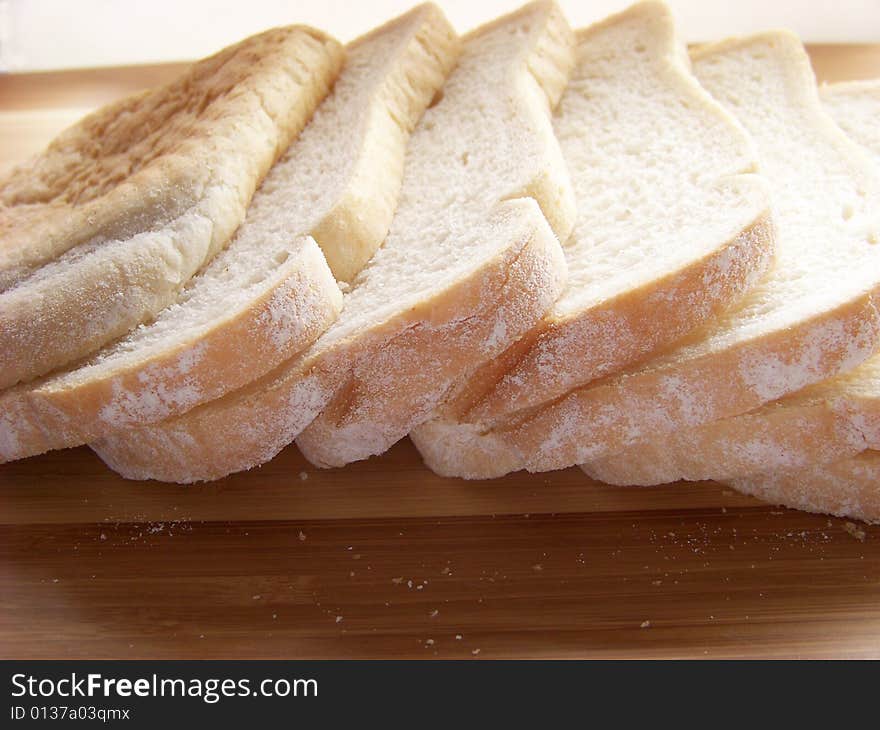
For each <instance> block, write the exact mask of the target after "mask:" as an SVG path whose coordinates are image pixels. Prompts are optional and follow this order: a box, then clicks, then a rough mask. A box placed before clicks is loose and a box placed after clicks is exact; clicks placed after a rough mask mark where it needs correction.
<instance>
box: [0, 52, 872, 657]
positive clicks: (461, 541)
mask: <svg viewBox="0 0 880 730" xmlns="http://www.w3.org/2000/svg"><path fill="white" fill-rule="evenodd" d="M811 53H812V57H813V61H814V66H815V67H816V71H817V74H818V76H819V78H820V79H823V80H829V81H836V80H842V79H848V78H865V77H871V76H875V75H878V74H880V46H817V47H814V48H812V49H811ZM179 68H180V67H179V66H174V65H168V66H151V67H142V68H126V69H108V70H100V71H77V72H64V73H58V74H29V75H21V76H7V77H3V78H0V169H2V168H3V167H7V168H8V167H9V166H10V165H12V164H14V163H16V162H18V161H20V160H22V159H24V158H25V157H27V155H29V154H32V153H33V152H35V151H37V150H39V149H40V148H41V147H42V146H43V145H44V144H45V143H46V142H47V141H48V139H50V138H51V136H52V135H53V134H55V133H56V132H57V131H59V130H60V129H61V128H63V127H64V126H65V125H66V124H69V123H70V122H71V121H73V120H75V119H76V118H77V117H78V116H80V115H81V114H82V113H84V112H85V111H88V110H89V109H91V108H94V107H95V106H97V105H99V104H102V103H105V102H107V101H109V100H111V99H113V98H116V97H118V96H120V95H122V94H125V93H129V92H131V91H135V90H137V89H140V88H143V87H145V86H148V85H150V84H155V83H158V82H161V81H162V80H164V79H167V78H170V77H171V76H173V75H174V73H176V72H177V71H178V70H179ZM0 657H2V658H52V657H67V658H99V657H100V658H263V657H272V658H324V657H326V658H344V657H352V658H354V657H357V658H369V657H375V658H412V657H416V658H435V657H439V658H491V657H541V658H545V657H546V658H555V657H565V658H574V657H633V658H635V657H716V658H717V657H874V658H876V657H880V529H876V528H869V527H864V526H854V525H852V524H851V523H849V524H848V523H847V522H846V521H844V520H839V519H833V518H832V519H830V518H826V517H823V516H817V515H808V514H804V513H799V512H794V511H790V510H784V509H780V508H775V507H770V506H767V505H762V504H760V503H758V502H756V501H754V500H752V499H750V498H747V497H744V496H741V495H738V494H735V493H734V492H732V491H730V490H729V489H727V488H725V487H722V486H720V485H715V484H709V483H705V484H678V485H670V486H665V487H659V488H653V489H640V488H616V487H607V486H603V485H599V484H596V483H593V482H591V481H589V480H588V479H586V478H585V477H584V476H583V475H582V474H581V473H580V472H579V471H578V470H576V469H569V470H566V471H562V472H555V473H552V474H544V475H536V476H530V475H525V474H514V475H511V476H509V477H507V478H505V479H500V480H497V481H493V482H483V483H467V482H462V481H457V480H451V479H442V478H439V477H436V476H434V475H432V474H431V473H430V472H429V471H427V470H426V469H425V468H424V467H422V465H421V463H420V461H419V458H418V455H417V453H416V451H415V449H414V448H413V447H412V445H411V444H410V443H409V442H408V441H404V442H401V443H400V444H398V445H397V446H396V447H395V448H394V449H392V451H391V452H390V453H388V454H386V455H385V456H383V457H381V458H377V459H372V460H370V461H367V462H363V463H360V464H356V465H353V466H351V467H348V468H346V469H339V470H329V471H322V470H317V469H315V468H313V467H311V466H309V465H308V464H307V463H306V462H305V461H304V459H302V457H301V456H300V455H299V454H298V453H297V452H296V450H295V449H294V448H292V447H291V448H288V449H287V450H286V451H285V452H283V453H282V454H281V455H280V456H279V457H278V458H276V459H275V460H274V461H273V462H271V463H270V464H267V465H265V466H264V467H262V468H260V469H256V470H254V471H252V472H249V473H247V474H240V475H236V476H234V477H231V478H229V479H225V480H223V481H221V482H217V483H215V484H211V485H204V486H195V487H186V488H183V487H177V486H170V485H161V484H156V483H136V482H126V481H124V480H122V479H120V478H118V477H116V476H115V475H114V474H112V473H111V472H110V471H108V470H107V469H105V468H104V467H103V465H102V464H101V462H100V461H99V460H98V459H97V457H95V456H94V455H93V454H92V453H91V452H90V451H89V450H88V449H85V448H81V449H73V450H69V451H65V452H58V453H52V454H47V455H45V456H42V457H37V458H33V459H28V460H25V461H22V462H18V463H13V464H7V465H4V466H2V467H0Z"/></svg>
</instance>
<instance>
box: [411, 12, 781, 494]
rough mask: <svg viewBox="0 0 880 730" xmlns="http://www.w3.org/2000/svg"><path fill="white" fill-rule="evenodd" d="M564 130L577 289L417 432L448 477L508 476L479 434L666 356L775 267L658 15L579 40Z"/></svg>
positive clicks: (760, 217) (737, 166)
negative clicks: (661, 353) (656, 355)
mask: <svg viewBox="0 0 880 730" xmlns="http://www.w3.org/2000/svg"><path fill="white" fill-rule="evenodd" d="M554 129H555V131H556V136H557V138H558V139H559V142H560V146H561V148H562V152H563V156H564V157H565V159H566V161H567V162H568V165H569V169H570V170H571V173H572V181H573V185H574V189H575V195H576V197H577V199H578V219H577V223H576V225H575V228H574V231H573V233H572V236H571V237H570V238H569V239H568V241H567V242H566V244H565V245H564V251H565V255H566V261H567V263H568V270H569V283H568V287H567V288H566V290H565V292H564V293H563V295H562V296H561V297H560V299H559V300H558V301H557V302H556V304H555V305H554V307H553V309H552V310H551V311H550V312H549V313H548V315H547V316H546V317H545V318H544V319H543V320H542V321H541V322H540V323H539V325H538V326H537V327H535V328H533V329H532V330H531V331H530V332H529V333H528V334H527V335H526V336H525V337H523V338H522V339H521V340H520V341H518V342H517V343H515V344H514V345H513V346H512V347H511V348H509V349H508V351H507V352H505V353H504V355H502V356H501V357H500V358H498V359H497V360H495V361H494V362H492V363H490V364H488V365H487V366H485V367H483V368H482V369H481V370H479V371H478V372H476V373H475V374H473V375H472V376H471V377H470V379H469V381H468V382H467V384H466V385H465V386H464V387H463V388H462V390H461V391H460V392H459V393H457V394H456V395H455V396H454V397H453V398H452V399H450V400H449V401H448V402H447V403H445V404H444V405H443V407H441V408H440V409H439V410H438V412H437V413H435V414H434V416H433V417H432V419H431V420H430V421H428V422H426V423H424V424H422V425H421V426H419V427H418V428H416V429H415V430H414V431H413V433H412V434H411V437H412V439H413V441H414V442H415V443H416V445H417V446H418V447H419V449H420V450H421V452H422V454H423V456H424V458H425V461H426V463H427V464H428V465H429V466H430V467H431V468H432V469H433V470H434V471H437V472H439V473H442V474H447V475H453V474H454V475H457V476H467V477H470V478H479V477H488V476H493V475H495V474H496V473H498V472H501V473H504V472H503V470H504V469H506V464H505V463H504V459H500V458H496V457H495V456H493V455H492V454H493V451H494V450H495V449H494V448H493V446H492V441H493V439H492V436H491V435H486V436H485V437H483V438H481V434H486V433H487V432H490V431H491V429H492V428H493V427H496V426H498V425H499V424H500V423H504V422H505V421H509V420H511V419H514V418H516V417H517V416H518V415H519V414H521V413H523V412H524V411H527V410H528V409H534V408H536V407H539V406H541V405H544V404H547V403H549V402H551V401H553V400H554V399H555V398H558V397H559V396H561V395H564V394H565V393H566V392H568V391H569V390H571V389H572V388H574V387H577V386H580V385H583V384H585V383H588V382H591V381H593V380H596V379H597V378H600V377H603V376H606V375H608V374H610V373H614V372H616V371H618V370H620V369H622V368H623V367H625V366H627V365H631V364H632V363H634V362H636V361H638V360H640V359H643V358H645V357H646V356H647V355H649V354H651V353H653V352H656V351H657V350H659V349H661V348H664V347H668V346H669V345H671V344H672V343H673V342H675V341H676V340H678V339H680V338H681V337H682V336H683V335H684V334H686V333H688V332H690V331H691V330H693V329H694V328H696V327H698V326H699V325H701V324H704V323H705V322H706V321H708V320H709V319H710V318H711V317H712V316H713V315H716V314H718V312H719V311H720V310H722V309H723V308H725V307H728V306H730V305H732V304H733V303H734V302H736V301H738V299H739V298H740V297H741V296H742V295H743V294H744V293H745V292H746V291H748V289H749V288H750V287H751V286H752V285H754V284H755V283H756V281H757V280H758V279H759V278H760V277H761V276H762V275H764V274H765V273H766V271H767V269H768V268H769V266H770V264H771V263H772V254H773V247H772V225H771V222H770V213H769V205H770V202H769V192H768V190H767V188H766V186H765V185H764V184H763V181H762V180H760V179H759V178H758V177H757V176H755V175H750V174H747V173H750V172H752V171H754V169H755V167H756V163H755V160H756V155H755V153H754V150H753V148H752V145H751V142H750V140H749V138H748V136H747V135H746V133H745V132H744V131H743V129H742V128H741V126H740V125H739V124H738V123H737V122H736V121H735V120H734V118H733V117H732V116H731V115H730V114H728V113H727V112H726V111H725V110H724V109H723V108H722V107H721V106H720V105H719V104H718V103H717V102H716V101H715V100H714V99H712V98H711V97H710V96H709V94H708V93H707V92H706V91H705V90H704V89H703V88H702V87H701V86H700V85H699V83H698V82H697V80H696V79H695V78H694V77H693V75H692V74H691V73H690V70H689V61H688V58H687V55H686V52H685V50H684V46H683V44H681V43H679V42H678V40H677V39H676V36H675V27H674V23H673V19H672V16H671V14H670V12H669V9H668V8H667V7H666V6H665V5H664V4H662V3H658V2H648V3H642V4H639V5H635V6H633V7H631V8H630V9H628V10H626V11H624V12H623V13H621V14H618V15H615V16H612V17H610V18H608V19H607V20H605V21H603V22H601V23H598V24H597V25H594V26H592V27H590V28H587V29H585V30H582V31H580V32H579V33H578V34H577V63H576V67H575V70H574V72H573V75H572V79H571V81H570V83H569V85H568V87H567V89H566V91H565V94H564V95H563V97H562V101H561V102H560V105H559V108H558V110H557V112H556V114H555V117H554ZM502 451H503V449H502Z"/></svg>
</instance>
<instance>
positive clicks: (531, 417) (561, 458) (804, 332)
mask: <svg viewBox="0 0 880 730" xmlns="http://www.w3.org/2000/svg"><path fill="white" fill-rule="evenodd" d="M752 43H756V44H758V45H759V46H760V48H761V50H764V47H765V46H766V47H767V48H771V47H772V48H774V52H775V53H777V54H779V58H780V59H781V61H780V62H781V63H784V65H783V66H782V70H781V75H782V76H783V77H784V82H783V83H784V84H786V86H785V91H786V93H787V94H790V96H791V99H792V103H793V104H796V105H801V106H802V107H803V108H804V109H807V110H808V112H807V113H808V114H810V115H812V116H811V117H810V123H811V124H812V121H813V117H815V128H816V132H817V133H818V134H820V135H823V136H825V137H827V139H828V141H829V144H831V145H833V146H834V150H835V154H839V157H840V159H841V160H842V161H843V163H844V164H845V165H846V166H848V168H847V169H849V170H851V171H852V176H853V179H854V180H856V181H858V183H859V184H860V185H862V186H864V187H865V191H863V192H862V194H863V195H865V196H870V195H871V194H872V193H873V194H876V191H877V189H876V178H875V177H874V176H872V175H871V170H870V166H869V165H868V164H867V162H868V160H867V159H866V158H865V156H864V154H862V153H860V151H859V150H858V148H857V147H856V146H855V145H853V144H852V142H851V141H849V140H847V139H846V138H845V137H844V135H843V134H842V133H841V131H840V130H839V129H838V128H837V127H836V126H835V125H834V124H833V123H832V121H831V120H830V118H829V117H827V115H825V114H824V113H823V112H822V111H821V109H820V108H819V102H818V98H817V97H816V90H815V84H814V80H813V78H812V75H811V71H810V68H809V63H808V61H807V59H806V56H805V54H804V52H803V49H802V47H801V45H800V42H799V41H798V40H797V39H796V38H795V37H794V36H792V35H791V34H788V33H772V34H765V35H761V36H757V37H755V38H752V39H736V40H731V41H725V42H723V43H721V44H718V45H716V46H712V47H710V48H702V49H700V50H699V51H698V52H696V54H695V55H696V56H697V57H700V58H704V57H706V56H707V55H711V54H714V53H719V52H724V51H726V50H728V49H739V48H745V47H748V46H749V44H752ZM870 250H871V249H870V248H866V249H865V251H866V253H867V252H868V251H870ZM831 255H833V254H832V253H831V251H830V250H829V256H831ZM865 258H866V262H865V263H866V265H868V264H869V262H868V260H867V256H866V257H865ZM866 271H868V272H873V271H874V268H872V267H871V266H870V265H868V266H867V269H866ZM854 281H855V282H859V283H858V285H855V284H853V285H852V286H851V287H850V288H848V289H846V290H845V292H846V296H839V297H836V298H837V301H836V302H835V303H834V304H832V305H828V306H827V308H826V309H825V310H824V311H822V310H821V309H818V308H816V307H812V308H811V309H813V310H814V311H813V312H812V313H810V311H809V310H807V311H806V312H799V313H798V314H799V317H798V318H796V319H795V318H790V321H789V322H788V323H787V324H786V325H785V326H779V325H775V326H772V327H770V326H767V327H765V328H764V331H761V330H758V331H757V332H755V331H754V330H751V329H748V330H745V331H747V332H748V336H745V337H739V338H737V340H733V341H732V344H731V343H730V342H729V341H725V338H724V336H723V335H724V333H725V332H726V330H721V335H720V336H719V337H718V339H717V340H716V341H715V342H716V343H717V344H715V346H714V347H712V348H709V347H705V348H701V347H700V345H699V343H700V341H701V340H703V339H704V335H703V334H702V333H701V332H699V331H697V332H695V333H694V335H692V336H691V337H690V338H689V341H687V342H685V348H684V349H680V350H677V351H676V352H673V353H667V354H666V355H661V356H660V357H658V358H657V359H655V360H653V361H650V362H648V363H646V364H645V365H643V366H641V367H637V368H631V369H628V370H626V371H623V372H622V373H620V374H618V375H615V376H613V377H609V378H606V379H604V380H600V381H598V382H596V383H594V384H590V385H588V386H584V387H581V388H578V389H575V390H574V391H572V392H570V393H568V394H566V395H564V396H563V397H561V398H559V399H558V400H557V401H555V402H554V403H552V404H551V405H550V406H548V407H546V408H542V409H538V410H536V411H535V412H533V413H525V414H524V415H523V416H522V417H521V418H520V419H519V421H518V422H515V421H514V422H511V423H505V424H503V425H502V426H501V427H499V428H496V429H495V433H494V435H493V439H494V440H495V441H496V443H498V442H503V443H504V447H503V449H502V450H504V451H511V450H512V451H513V452H515V453H516V454H517V455H518V457H519V458H518V465H519V466H520V467H522V468H526V469H529V470H530V471H547V470H551V469H558V468H564V467H567V466H571V465H573V464H578V463H587V462H591V461H594V460H599V459H605V458H607V457H610V456H612V455H614V454H618V453H619V452H622V451H623V450H624V449H626V448H628V447H630V446H633V445H634V444H637V443H638V442H640V441H642V440H644V439H646V438H648V437H651V438H656V437H657V436H658V435H661V434H662V435H663V436H665V435H666V434H668V433H670V432H673V431H677V430H680V429H689V428H691V427H695V426H699V425H702V424H706V423H710V422H712V421H716V420H718V419H722V418H729V417H732V416H737V415H739V414H743V413H747V412H749V411H751V410H753V409H755V408H758V407H759V406H761V405H763V404H765V403H767V402H769V401H772V400H774V399H776V398H780V397H782V396H784V395H787V394H789V393H792V392H795V391H798V390H800V389H801V388H804V387H806V386H809V385H811V384H814V383H817V382H820V381H822V380H825V379H827V378H829V377H832V376H836V375H838V374H840V373H846V372H848V371H850V370H852V369H853V368H855V367H856V366H857V365H859V364H860V363H862V362H863V361H864V360H865V359H867V358H868V357H870V356H871V355H872V354H873V353H875V352H876V351H877V348H878V347H880V319H878V313H877V307H876V301H877V300H876V297H877V295H878V294H880V286H878V283H877V281H876V280H873V281H872V280H871V277H870V276H868V277H864V278H863V279H855V280H854ZM861 282H864V283H861ZM808 293H809V292H808ZM764 301H765V300H758V301H756V302H752V304H753V305H755V308H754V309H751V310H747V311H748V312H749V313H751V314H754V313H755V312H758V313H761V312H762V310H761V309H760V307H759V306H757V305H759V304H762V303H763V302H764ZM817 310H818V311H817ZM761 316H763V315H761ZM745 321H746V322H748V320H745ZM752 321H754V320H752ZM771 322H772V320H771ZM687 345H691V346H693V348H692V349H690V350H689V349H688V348H687ZM839 426H840V424H839V423H837V424H836V423H834V422H831V423H829V422H824V423H822V424H820V425H819V429H818V430H819V433H822V432H823V429H824V433H826V434H828V433H833V432H834V431H835V429H837V428H838V427H839ZM441 433H442V431H441ZM447 435H448V434H447ZM846 437H847V430H846V429H845V428H844V429H843V430H842V435H841V436H840V438H841V439H842V440H845V439H846ZM658 448H662V446H658ZM848 448H850V447H848ZM497 450H498V449H496V451H497ZM447 452H448V450H447V451H446V452H445V451H443V450H440V449H437V450H436V453H435V454H434V455H432V458H442V457H443V456H444V454H445V453H447ZM620 458H621V460H623V459H625V458H626V457H625V456H621V457H620ZM499 461H501V460H500V459H499ZM508 461H509V460H508ZM448 466H449V465H447V466H445V467H444V471H445V472H446V473H448V472H449V468H448ZM472 466H473V464H471V467H472ZM588 469H589V467H588ZM487 471H491V472H492V473H493V474H495V475H497V469H496V468H495V465H494V464H492V465H488V466H487ZM591 473H592V471H591Z"/></svg>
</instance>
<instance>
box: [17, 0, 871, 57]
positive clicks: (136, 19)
mask: <svg viewBox="0 0 880 730" xmlns="http://www.w3.org/2000/svg"><path fill="white" fill-rule="evenodd" d="M439 4H440V6H441V7H442V8H443V9H444V11H445V12H446V14H447V16H448V17H449V19H450V20H451V21H452V23H453V24H454V25H455V26H456V28H457V29H458V30H459V31H465V30H467V29H468V28H470V27H472V26H474V25H476V24H478V23H481V22H483V21H485V20H488V19H489V18H492V17H494V16H496V15H499V14H501V13H503V12H506V11H509V10H512V9H514V8H515V7H517V6H518V5H519V4H520V3H519V2H518V0H439ZM560 4H561V5H562V6H563V8H564V9H565V11H566V14H567V15H568V18H569V20H570V22H571V24H572V25H573V26H575V27H578V26H582V25H586V24H589V23H591V22H593V21H594V20H598V19H599V18H601V17H603V16H605V15H607V14H608V13H611V12H615V11H617V10H620V9H622V8H624V7H626V6H627V5H629V2H627V0H560ZM412 5H413V0H366V1H362V2H357V1H352V0H216V1H215V2H209V1H208V0H0V70H9V71H23V70H38V69H53V68H71V67H88V66H106V65H120V64H135V63H149V62H156V61H172V60H183V59H191V58H198V57H200V56H204V55H207V54H209V53H212V52H214V51H216V50H219V49H220V48H222V47H223V46H225V45H227V44H229V43H231V42H233V41H236V40H238V39H240V38H242V37H244V36H246V35H250V34H251V33H254V32H256V31H259V30H263V29H264V28H268V27H271V26H274V25H285V24H290V23H307V24H309V25H314V26H316V27H318V28H322V29H324V30H326V31H327V32H329V33H331V34H332V35H335V36H336V37H337V38H339V39H340V40H342V41H347V40H350V39H351V38H354V37H355V36H357V35H359V34H361V33H363V32H364V31H366V30H368V29H369V28H371V27H372V26H374V25H377V24H379V23H380V22H383V21H384V20H386V19H388V18H390V17H393V16H394V15H397V14H399V13H401V12H403V11H404V10H407V9H408V8H409V7H411V6H412ZM670 5H671V6H672V8H673V11H674V13H675V15H676V18H677V19H678V23H679V27H680V29H681V33H682V36H683V37H684V39H685V40H687V41H706V40H712V39H716V38H719V37H722V36H726V35H732V34H739V33H749V32H754V31H758V30H762V29H766V28H771V27H788V28H792V29H794V30H795V31H797V32H798V33H799V34H800V35H801V37H802V38H804V40H806V41H813V42H872V41H873V42H877V41H880V0H832V1H831V2H827V1H826V2H820V1H819V0H727V1H725V0H671V1H670Z"/></svg>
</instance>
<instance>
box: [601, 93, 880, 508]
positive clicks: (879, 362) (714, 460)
mask: <svg viewBox="0 0 880 730" xmlns="http://www.w3.org/2000/svg"><path fill="white" fill-rule="evenodd" d="M820 93H821V96H822V99H823V101H824V103H825V106H826V108H828V109H829V111H830V112H831V114H832V116H833V117H834V120H835V121H836V122H837V123H838V124H839V125H840V126H841V127H842V128H843V129H844V130H846V131H847V133H848V134H849V135H850V136H851V137H852V139H853V140H855V141H856V142H858V143H859V144H861V145H862V146H863V147H864V148H865V150H866V151H867V152H868V154H869V155H870V156H871V157H872V158H873V160H874V164H875V169H876V170H877V174H878V175H880V136H878V134H877V120H878V119H880V83H878V82H850V83H843V84H834V85H831V86H826V87H823V88H822V89H820ZM864 449H880V356H878V355H874V356H873V357H871V358H870V359H868V360H867V361H866V362H864V363H862V364H861V365H859V366H858V367H857V368H855V369H854V370H852V371H850V372H848V373H844V374H842V375H838V376H836V377H834V378H830V379H828V380H826V381H824V382H822V383H818V384H816V385H813V386H811V387H808V388H806V389H804V390H803V391H801V392H799V393H795V394H793V395H790V396H787V397H785V398H782V399H780V400H778V401H774V402H773V403H768V404H767V405H766V406H763V407H761V408H758V409H757V410H755V411H752V412H750V413H746V414H744V415H741V416H734V417H732V418H726V419H723V420H721V421H715V422H714V423H710V424H708V425H705V426H700V427H698V428H690V429H682V430H680V431H676V432H674V433H671V434H667V435H666V436H665V437H664V438H663V439H662V440H657V441H646V442H643V443H640V444H637V445H636V446H633V447H630V448H628V449H626V450H625V451H623V452H621V453H620V454H614V455H612V456H610V457H608V458H606V459H600V460H597V461H595V462H593V463H591V464H588V465H586V466H585V467H584V469H585V471H587V473H589V474H590V475H591V476H592V477H594V478H596V479H600V480H602V481H604V482H608V483H611V484H641V485H648V484H663V483H666V482H673V481H677V480H679V479H689V480H703V479H716V480H728V479H733V478H736V477H743V476H747V475H751V474H758V473H769V472H773V471H775V470H784V471H785V472H786V473H788V474H789V475H793V474H794V471H795V470H796V469H798V468H806V467H809V466H814V465H818V464H822V463H825V462H830V461H838V460H840V459H843V458H845V457H847V456H851V455H854V454H857V453H859V452H860V451H862V450H864ZM805 479H806V476H805ZM808 491H809V486H808V482H807V481H805V483H804V486H803V492H804V493H807V492H808ZM820 501H821V495H820V494H817V495H816V496H815V503H816V504H819V503H820Z"/></svg>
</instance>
